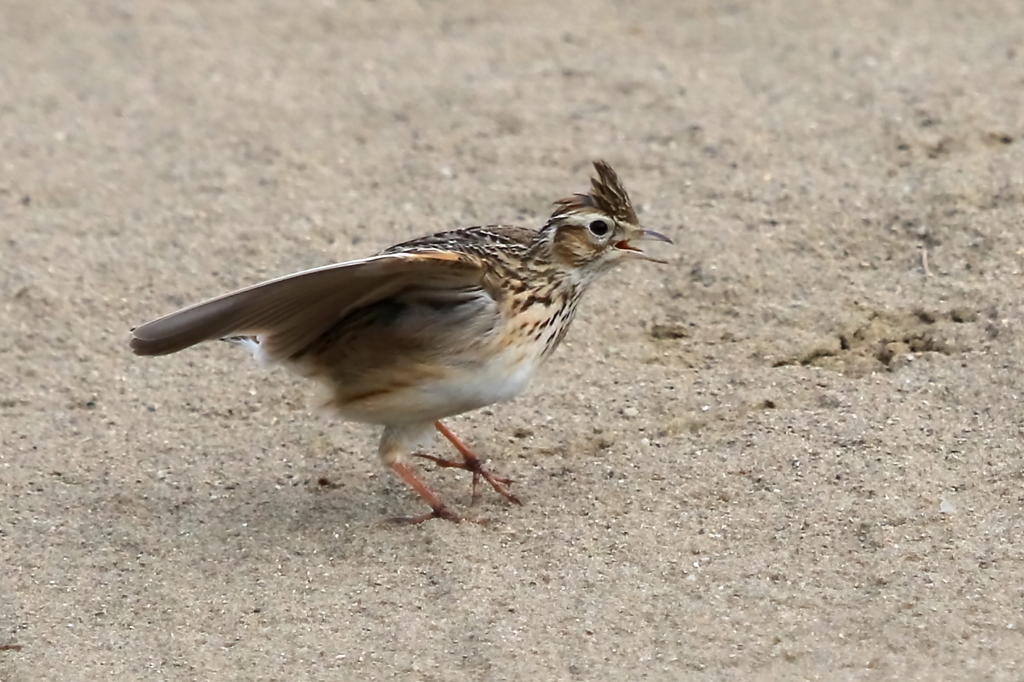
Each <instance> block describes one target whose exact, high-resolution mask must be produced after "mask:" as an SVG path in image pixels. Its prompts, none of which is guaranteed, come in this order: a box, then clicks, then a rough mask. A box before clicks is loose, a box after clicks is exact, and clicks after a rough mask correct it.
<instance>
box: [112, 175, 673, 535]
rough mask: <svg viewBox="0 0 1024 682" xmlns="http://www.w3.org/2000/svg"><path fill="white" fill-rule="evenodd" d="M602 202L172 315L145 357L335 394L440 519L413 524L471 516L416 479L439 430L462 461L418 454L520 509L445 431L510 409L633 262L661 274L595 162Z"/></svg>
mask: <svg viewBox="0 0 1024 682" xmlns="http://www.w3.org/2000/svg"><path fill="white" fill-rule="evenodd" d="M594 168H595V170H596V173H597V175H596V177H594V178H592V180H591V186H590V191H589V192H588V193H586V194H574V195H573V196H571V197H568V198H566V199H561V200H559V201H556V202H555V205H554V206H555V207H554V212H553V213H552V214H551V217H550V218H549V219H548V221H547V223H546V224H545V225H544V226H543V227H542V228H541V229H539V230H534V229H531V228H527V227H515V226H511V225H489V226H486V227H469V228H465V229H461V230H452V231H450V232H441V233H438V234H434V235H431V236H428V237H422V238H420V239H414V240H412V241H408V242H405V243H403V244H398V245H396V246H392V247H391V248H389V249H387V250H385V251H384V252H382V253H380V254H379V255H376V256H372V257H370V258H365V259H362V260H355V261H350V262H347V263H337V264H334V265H328V266H325V267H321V268H315V269H313V270H306V271H304V272H299V273H296V274H294V275H288V276H287V277H281V278H279V279H274V280H271V281H269V282H263V283H262V284H256V285H254V286H251V287H248V288H246V289H241V290H239V291H235V292H233V293H230V294H225V295H224V296H220V297H218V298H214V299H211V300H209V301H205V302H203V303H199V304H197V305H193V306H191V307H189V308H185V309H183V310H179V311H178V312H175V313H171V314H170V315H167V316H165V317H161V318H160V319H158V320H154V321H153V322H148V323H146V324H144V325H142V326H140V327H136V328H135V329H133V330H132V338H131V348H132V350H134V351H135V353H136V354H138V355H166V354H168V353H175V352H177V351H180V350H183V349H185V348H188V347H189V346H192V345H195V344H197V343H200V342H201V341H211V340H216V339H221V340H225V341H230V342H232V343H234V344H237V345H239V346H242V347H243V348H245V349H246V350H248V351H249V352H251V353H252V355H253V357H254V358H255V360H256V362H257V363H259V364H260V365H263V366H269V365H275V364H283V365H286V366H287V367H289V368H290V369H292V370H294V371H296V372H298V373H299V374H301V375H303V376H306V377H309V378H312V379H316V380H318V381H320V382H321V383H323V384H325V385H326V387H327V389H328V391H329V398H328V400H327V403H326V406H327V407H329V408H331V409H332V410H333V411H334V412H336V413H337V414H338V415H340V416H341V417H342V418H344V419H348V420H352V421H357V422H363V423H367V424H379V425H381V426H383V427H384V433H383V435H382V436H381V439H380V446H379V449H378V452H379V454H380V458H381V460H383V462H384V464H386V465H387V466H388V467H390V468H391V470H392V471H394V472H395V473H396V474H397V475H398V477H399V478H401V479H402V480H403V481H405V482H406V483H407V484H408V485H409V486H410V487H412V488H413V490H415V491H416V493H417V494H418V495H419V496H420V497H421V498H422V499H423V501H424V502H426V503H427V504H428V505H429V506H430V509H431V511H430V513H428V514H424V515H422V516H419V517H416V518H414V519H410V520H412V521H422V520H425V519H428V518H442V519H447V520H449V521H458V520H460V516H459V515H458V514H457V513H456V512H455V511H454V510H452V509H451V508H450V507H448V506H447V505H445V504H444V502H442V501H441V499H440V498H439V497H438V496H437V495H436V494H434V492H433V491H431V490H430V488H428V487H427V486H426V485H425V484H424V483H423V482H422V481H421V480H420V479H419V477H418V476H417V475H416V474H415V473H414V471H413V469H412V468H411V467H410V466H409V464H408V463H407V456H408V455H409V454H411V453H413V451H414V450H415V449H416V448H417V447H418V445H419V444H420V442H421V441H423V440H424V439H425V438H426V436H427V435H429V433H430V432H431V430H432V429H435V428H436V429H437V430H438V431H439V432H440V433H441V434H442V435H444V437H445V438H447V439H448V440H449V441H450V442H451V443H452V445H454V446H455V448H456V449H457V450H458V452H459V454H460V455H461V457H462V459H461V461H458V460H447V459H442V458H439V457H429V456H426V455H417V456H419V457H425V458H427V459H430V460H432V461H434V462H435V463H436V464H438V465H440V466H443V467H458V468H462V469H466V470H468V471H470V472H472V473H473V491H474V495H475V491H476V484H477V481H478V479H479V478H483V479H484V480H486V481H487V482H488V483H490V485H491V486H492V487H493V488H494V489H495V490H496V491H497V492H498V493H500V494H501V495H503V496H504V497H505V498H507V499H508V500H509V501H511V502H514V503H517V504H518V503H519V499H518V498H517V497H516V496H515V495H513V494H512V492H511V491H510V490H509V485H510V483H511V482H510V481H509V480H508V479H505V478H502V477H500V476H496V475H495V474H493V473H491V472H490V471H488V470H487V469H486V468H485V467H484V466H483V463H482V462H481V461H480V460H479V459H478V458H477V457H475V456H474V455H473V453H472V452H471V451H470V450H469V448H467V447H466V446H465V445H463V444H462V442H460V441H459V440H458V439H457V438H456V437H455V435H454V434H452V432H451V431H449V430H448V428H447V427H446V426H445V425H444V424H442V423H441V421H440V420H441V419H442V418H444V417H450V416H452V415H456V414H461V413H463V412H469V411H470V410H476V409H478V408H481V407H484V406H486V405H491V404H493V403H498V402H503V401H507V400H511V399H512V398H514V397H515V396H517V395H518V394H519V393H520V392H522V391H523V389H524V388H526V385H527V383H528V382H529V381H530V377H532V376H533V374H534V372H536V371H537V368H538V367H540V366H541V364H542V363H543V362H544V360H545V359H546V358H547V357H548V356H550V355H551V354H552V353H553V352H554V351H555V349H556V348H557V347H558V344H559V343H560V342H561V341H562V339H563V338H564V337H565V334H566V331H568V329H569V325H570V323H571V322H572V319H573V316H574V315H575V313H576V306H577V304H578V303H579V300H580V297H581V296H582V295H583V292H584V291H586V289H587V288H588V287H589V286H590V284H591V282H593V281H594V280H595V279H597V277H598V276H599V275H601V274H602V273H603V272H605V271H607V270H608V269H610V268H611V267H612V266H614V265H616V264H618V263H619V262H621V261H623V260H628V259H634V260H636V259H639V260H648V261H655V262H663V261H658V260H657V259H655V258H653V257H651V256H649V255H647V254H645V253H644V252H643V251H641V250H640V249H639V248H638V246H637V245H636V243H637V242H640V241H644V240H654V241H661V242H669V243H671V242H670V240H669V239H668V238H667V237H665V236H664V235H661V234H658V233H657V232H652V231H650V230H644V229H642V228H641V227H640V225H639V222H638V220H637V217H636V213H635V212H634V211H633V206H632V204H631V203H630V200H629V195H628V194H626V190H625V188H624V187H623V186H622V184H621V183H620V182H619V178H618V176H617V175H616V174H615V171H613V170H612V168H611V167H610V166H609V165H608V164H607V163H605V162H603V161H596V162H594Z"/></svg>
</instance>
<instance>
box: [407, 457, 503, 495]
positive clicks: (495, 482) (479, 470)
mask: <svg viewBox="0 0 1024 682" xmlns="http://www.w3.org/2000/svg"><path fill="white" fill-rule="evenodd" d="M415 456H416V457H419V458H421V459H429V460H430V461H431V462H433V463H434V464H436V465H437V466H439V467H443V468H451V469H465V470H466V471H469V472H470V473H472V474H473V492H472V496H471V499H472V501H473V502H476V498H477V484H478V483H479V481H480V479H481V478H482V479H484V480H485V481H487V482H488V483H490V484H491V487H492V488H494V490H495V492H497V493H498V494H499V495H501V496H502V497H504V498H505V499H506V500H508V501H509V502H511V503H513V504H522V500H520V499H519V498H518V497H516V496H515V495H514V494H513V493H512V491H511V490H509V489H508V487H509V486H510V485H512V479H511V478H505V477H504V476H498V475H496V474H493V473H491V472H490V471H488V470H487V469H486V468H485V467H484V463H483V462H482V461H481V460H480V458H479V457H477V456H475V455H473V454H472V453H470V454H469V455H468V456H467V455H466V453H462V461H461V462H457V461H455V460H452V459H444V458H443V457H434V456H433V455H421V454H417V455H415Z"/></svg>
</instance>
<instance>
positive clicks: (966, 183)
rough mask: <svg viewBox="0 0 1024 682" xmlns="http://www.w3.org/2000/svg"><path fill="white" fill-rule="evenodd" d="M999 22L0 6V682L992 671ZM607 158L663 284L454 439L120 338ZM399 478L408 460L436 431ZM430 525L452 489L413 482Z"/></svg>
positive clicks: (614, 10)
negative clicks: (420, 518) (473, 459)
mask: <svg viewBox="0 0 1024 682" xmlns="http://www.w3.org/2000/svg"><path fill="white" fill-rule="evenodd" d="M1022 37H1024V4H1021V3H1018V2H1010V1H998V0H992V1H987V2H986V1H982V2H971V3H966V2H937V1H936V2H924V1H920V2H899V3H892V2H883V1H881V0H874V1H872V0H869V1H867V2H853V1H850V2H843V1H839V2H813V1H810V0H794V1H793V2H747V1H744V0H740V1H738V2H728V3H719V2H677V1H674V0H660V1H658V0H652V1H650V2H631V3H626V2H610V1H609V2H522V3H519V2H507V3H499V2H489V3H460V2H423V3H414V2H401V1H399V2H332V1H330V0H311V1H309V2H284V1H283V0H277V1H273V0H271V1H267V2H253V1H250V0H232V1H224V2H217V3H200V2H195V3H165V2H157V1H156V0H140V1H139V2H70V1H67V0H55V1H52V2H37V1H36V0H6V1H5V2H3V3H2V4H0V325H2V333H0V381H2V385H3V390H2V396H0V562H2V566H0V680H3V682H29V681H32V682H35V681H37V680H99V679H116V680H222V679H223V680H229V679H239V680H243V679H244V680H250V679H251V680H257V679H260V680H289V681H290V680H306V679H311V680H319V679H324V680H328V679H329V680H376V679H401V680H437V681H459V680H572V679H579V680H641V679H643V680H679V679H694V680H726V679H729V680H733V679H823V680H842V679H855V680H861V679H863V680H881V679H885V680H890V679H922V680H924V679H928V680H934V679H949V680H1019V679H1021V678H1022V675H1024V615H1022V614H1024V537H1022V533H1024V441H1022V427H1024V413H1022V402H1024V378H1022V370H1024V355H1022V352H1024V344H1022V336H1021V332H1022V330H1024V319H1022V313H1024V296H1022V274H1021V270H1022V266H1024V228H1022V219H1021V205H1022V202H1024V46H1022V44H1021V41H1022ZM593 158H605V159H607V160H609V161H610V162H611V163H612V164H613V165H614V166H615V167H616V168H617V169H618V171H619V173H620V175H621V176H622V178H623V179H624V181H625V183H626V185H627V187H628V188H629V189H630V191H631V193H632V195H633V198H634V201H635V203H636V204H637V208H638V212H639V213H640V217H641V220H642V221H643V222H644V223H645V224H646V225H647V226H648V227H650V228H652V229H657V230H659V231H663V232H665V233H667V234H669V235H671V236H672V237H674V238H675V239H676V242H677V245H676V246H675V247H674V248H670V249H665V250H664V251H663V253H664V254H665V255H666V256H667V258H668V259H669V260H670V264H669V265H668V266H663V267H657V266H653V265H650V264H633V265H630V266H628V267H623V268H621V269H619V270H617V271H616V272H614V273H612V274H611V275H609V276H608V277H606V278H605V279H604V280H603V281H601V282H600V283H599V284H598V285H597V286H595V287H594V289H593V290H592V291H591V292H590V295H589V296H588V297H587V299H586V300H585V302H584V304H583V306H582V308H581V311H580V314H579V316H578V319H577V322H576V324H575V326H574V328H573V329H572V331H571V333H570V335H569V337H568V339H567V342H566V343H565V344H564V345H563V347H562V348H561V349H560V350H559V352H558V354H557V355H556V356H555V358H554V359H553V360H552V361H551V362H550V364H549V365H548V366H547V367H546V368H545V369H546V371H544V372H543V373H542V374H541V375H540V376H538V377H537V378H536V380H535V381H534V383H533V385H532V386H531V388H530V390H529V391H528V392H527V393H526V394H524V395H523V396H521V397H520V398H519V399H518V400H516V401H515V402H513V403H511V404H508V405H503V406H496V407H494V408H492V409H487V410H483V411H480V412H478V413H475V414H469V415H464V416H461V417H458V418H455V419H453V420H452V422H451V425H452V427H453V428H455V429H456V430H457V432H458V433H460V434H462V435H463V436H464V437H465V438H466V439H467V440H468V441H469V442H470V443H471V444H472V445H473V446H474V447H475V448H476V449H477V450H478V451H479V453H480V454H481V455H482V456H484V457H487V458H489V459H490V460H491V461H492V465H493V466H494V467H495V468H496V469H497V470H499V471H501V472H503V473H505V474H507V475H509V476H511V477H513V478H514V479H515V481H516V483H515V490H517V491H518V492H519V493H520V494H521V495H522V496H523V498H524V499H525V502H526V504H525V506H523V507H521V508H513V507H510V506H509V505H508V504H506V503H505V502H504V500H502V499H501V498H499V497H498V496H496V495H494V494H492V493H490V492H489V491H488V493H487V494H485V495H483V497H482V499H481V500H480V502H479V503H478V504H477V505H476V507H474V508H473V509H471V510H470V511H471V513H472V514H474V515H476V516H478V517H480V518H486V519H489V520H490V524H489V525H487V526H481V525H476V524H460V525H455V524H450V523H445V522H441V521H432V522H428V523H423V524H421V525H419V526H416V527H405V526H399V525H394V524H392V523H389V522H388V519H389V518H391V517H394V516H401V515H409V514H415V513H418V512H420V511H422V506H421V505H420V503H419V502H418V501H417V500H416V499H415V498H414V497H413V496H412V495H411V494H410V492H409V491H408V490H407V489H405V488H404V487H403V486H402V484H401V483H400V482H399V481H397V480H395V479H394V478H393V477H392V476H391V474H390V473H389V472H388V471H387V470H386V469H384V468H383V467H381V465H380V463H379V462H378V461H377V458H376V452H375V448H376V438H377V434H376V432H375V429H373V428H371V427H367V426H362V425H359V424H346V423H341V422H338V421H337V420H332V419H328V418H324V417H323V416H321V415H318V414H315V413H314V412H312V411H311V410H310V407H309V405H310V400H311V397H312V396H313V394H314V391H313V390H312V387H311V386H310V385H308V384H306V383H304V382H302V381H301V380H299V379H297V378H295V377H293V376H291V375H289V374H288V373H287V372H284V371H280V370H279V371H273V372H269V373H268V372H264V371H261V370H260V369H258V368H257V367H255V366H254V365H253V364H252V363H251V362H249V361H248V359H247V358H245V357H244V356H243V355H242V354H241V353H240V352H239V351H238V350H237V349H233V348H230V347H228V346H227V345H226V344H209V345H207V346H204V347H201V348H195V349H191V350H189V351H186V352H183V353H181V354H179V355H175V356H170V357H166V358H158V359H151V358H138V357H134V356H133V355H132V354H131V353H130V352H129V351H128V349H127V332H128V329H129V328H130V327H132V326H134V325H136V324H139V323H141V322H144V321H146V320H148V319H151V318H153V317H155V316H157V315H161V314H164V313H167V312H170V311H171V310H173V309H175V308H177V307H179V306H181V305H185V304H188V303H191V302H195V301H197V300H200V299H203V298H206V297H209V296H212V295H215V294H219V293H222V292H224V291H228V290H231V289H234V288H237V287H240V286H242V285H246V284H250V283H253V282H256V281H260V280H262V279H265V278H270V277H273V276H278V275H283V274H287V273H289V272H292V271H295V270H299V269H303V268H307V267H313V266H318V265H322V264H326V263H330V262H334V261H341V260H347V259H352V258H357V257H363V256H367V255H370V254H372V253H374V252H376V251H378V250H380V249H382V248H384V247H386V246H388V245H390V244H392V243H394V242H396V241H399V240H403V239H407V238H411V237H413V236H418V235H421V234H425V233H429V232H434V231H439V230H442V229H450V228H454V227H460V226H468V225H474V224H480V223H494V222H513V223H521V224H528V225H533V226H539V225H541V224H542V223H543V221H544V220H545V218H546V216H547V214H548V211H549V207H550V202H551V201H552V200H554V199H556V198H559V197H561V196H564V195H566V194H568V193H571V192H575V191H580V190H583V189H585V188H586V186H587V179H588V176H589V174H590V168H589V163H590V160H591V159H593ZM432 448H433V449H432V450H431V451H432V452H434V453H435V454H447V451H446V450H445V448H444V447H443V444H442V443H440V442H437V443H435V444H434V445H433V446H432ZM424 476H425V478H426V479H427V480H428V481H429V482H430V483H431V484H432V485H433V486H435V488H436V489H437V490H438V492H439V493H440V494H442V495H443V496H444V497H445V498H446V499H447V500H448V501H449V502H451V503H452V504H453V505H456V506H458V507H459V508H461V509H467V508H468V503H469V478H468V476H465V475H462V476H460V475H457V474H455V473H452V472H450V471H425V473H424Z"/></svg>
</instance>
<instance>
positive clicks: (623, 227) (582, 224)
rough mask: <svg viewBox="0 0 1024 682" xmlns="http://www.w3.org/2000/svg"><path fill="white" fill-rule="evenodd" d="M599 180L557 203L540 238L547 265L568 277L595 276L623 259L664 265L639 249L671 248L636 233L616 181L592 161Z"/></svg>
mask: <svg viewBox="0 0 1024 682" xmlns="http://www.w3.org/2000/svg"><path fill="white" fill-rule="evenodd" d="M594 169H595V170H596V171H597V176H596V177H594V178H591V181H590V192H588V193H587V194H574V195H572V196H571V197H567V198H565V199H560V200H558V201H556V202H555V210H554V212H553V213H552V214H551V218H550V219H549V220H548V222H547V225H545V226H544V229H543V230H541V232H540V234H539V235H538V236H539V237H540V238H541V239H543V240H544V241H545V242H546V244H547V246H548V248H549V249H550V257H551V259H552V260H553V261H554V262H555V263H556V264H557V265H559V266H561V267H564V268H567V269H570V270H572V271H576V272H579V273H581V274H583V273H585V274H587V275H591V276H592V275H595V274H598V273H600V272H602V271H604V270H607V269H608V268H610V267H612V266H614V265H617V264H618V263H619V262H621V261H623V260H627V259H634V260H648V261H653V262H655V263H664V261H662V260H659V259H657V258H654V257H653V256H650V255H648V254H646V253H644V252H643V251H641V250H640V247H639V246H638V245H637V242H641V241H659V242H668V243H669V244H671V243H672V240H671V239H669V238H668V237H666V236H664V235H662V234H659V233H657V232H653V231H651V230H645V229H643V228H642V227H640V223H639V221H638V220H637V217H636V213H635V212H634V211H633V205H632V204H631V203H630V201H629V195H628V194H627V193H626V189H625V188H624V187H623V186H622V183H621V182H620V181H619V177H618V175H616V174H615V171H614V170H612V167H611V166H609V165H608V164H607V163H605V162H604V161H595V162H594Z"/></svg>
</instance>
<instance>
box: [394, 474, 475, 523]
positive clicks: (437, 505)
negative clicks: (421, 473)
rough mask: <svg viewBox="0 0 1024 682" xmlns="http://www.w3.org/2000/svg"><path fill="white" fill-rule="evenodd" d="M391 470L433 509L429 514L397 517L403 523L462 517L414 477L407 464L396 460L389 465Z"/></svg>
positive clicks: (453, 519)
mask: <svg viewBox="0 0 1024 682" xmlns="http://www.w3.org/2000/svg"><path fill="white" fill-rule="evenodd" d="M391 470H392V471H394V472H395V473H396V474H398V477H399V478H400V479H402V480H403V481H404V482H405V483H406V484H407V485H408V486H409V487H410V488H412V489H413V490H415V491H416V494H417V495H419V496H420V497H421V498H422V499H423V501H424V502H426V503H427V504H428V505H430V508H431V509H432V510H433V511H431V513H429V514H424V515H422V516H415V517H413V518H411V519H398V520H399V521H402V522H403V523H422V522H423V521H426V520H428V519H444V520H445V521H453V522H455V523H458V522H459V521H461V520H462V519H461V518H460V517H459V515H458V514H456V513H455V512H453V511H452V510H451V509H449V508H448V507H447V506H446V505H445V503H444V502H442V501H441V498H439V497H438V496H437V495H436V494H434V491H433V490H431V489H430V488H428V487H427V486H426V485H425V484H424V483H423V481H421V480H420V479H419V478H417V477H416V474H414V473H413V472H412V469H410V468H409V466H408V465H407V464H401V463H398V462H396V463H395V464H392V465H391Z"/></svg>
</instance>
